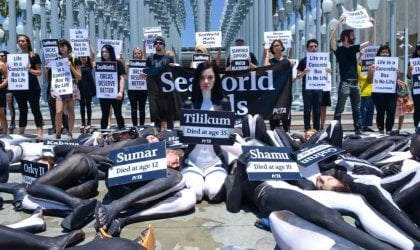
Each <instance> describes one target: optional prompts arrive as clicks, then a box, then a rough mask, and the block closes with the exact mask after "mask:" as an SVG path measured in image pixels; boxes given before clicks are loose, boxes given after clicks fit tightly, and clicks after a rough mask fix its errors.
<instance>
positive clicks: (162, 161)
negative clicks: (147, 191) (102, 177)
mask: <svg viewBox="0 0 420 250" xmlns="http://www.w3.org/2000/svg"><path fill="white" fill-rule="evenodd" d="M109 158H110V159H111V160H112V161H113V162H114V166H113V167H112V168H109V169H108V179H107V184H108V185H109V186H117V185H122V184H127V183H133V182H141V181H146V180H152V179H158V178H165V177H166V176H167V166H166V165H167V164H166V145H165V142H156V143H146V144H140V145H137V146H132V147H126V148H121V149H117V150H113V151H111V152H110V153H109Z"/></svg>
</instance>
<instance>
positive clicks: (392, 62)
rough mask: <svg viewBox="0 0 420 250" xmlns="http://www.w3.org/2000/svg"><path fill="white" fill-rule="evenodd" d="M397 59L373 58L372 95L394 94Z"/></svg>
mask: <svg viewBox="0 0 420 250" xmlns="http://www.w3.org/2000/svg"><path fill="white" fill-rule="evenodd" d="M397 70H398V57H375V73H374V74H373V89H372V92H373V93H395V91H396V86H397Z"/></svg>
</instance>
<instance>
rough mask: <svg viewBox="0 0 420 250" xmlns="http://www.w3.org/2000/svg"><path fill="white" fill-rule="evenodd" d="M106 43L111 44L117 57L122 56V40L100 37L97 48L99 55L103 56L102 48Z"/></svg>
mask: <svg viewBox="0 0 420 250" xmlns="http://www.w3.org/2000/svg"><path fill="white" fill-rule="evenodd" d="M104 45H111V46H112V47H113V48H114V51H115V57H116V58H120V55H121V51H122V40H111V39H98V42H97V46H96V50H97V55H96V56H97V57H101V49H102V47H103V46H104Z"/></svg>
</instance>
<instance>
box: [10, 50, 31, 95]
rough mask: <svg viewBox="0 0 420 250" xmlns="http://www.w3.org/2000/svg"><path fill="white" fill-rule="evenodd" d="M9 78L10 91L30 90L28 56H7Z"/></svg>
mask: <svg viewBox="0 0 420 250" xmlns="http://www.w3.org/2000/svg"><path fill="white" fill-rule="evenodd" d="M7 64H8V67H7V70H8V72H7V77H8V81H9V82H8V85H7V88H8V89H9V90H28V89H29V72H28V71H29V68H28V65H29V57H28V54H7Z"/></svg>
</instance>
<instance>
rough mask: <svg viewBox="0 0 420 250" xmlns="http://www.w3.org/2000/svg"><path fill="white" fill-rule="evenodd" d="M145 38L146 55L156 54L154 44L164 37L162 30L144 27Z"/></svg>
mask: <svg viewBox="0 0 420 250" xmlns="http://www.w3.org/2000/svg"><path fill="white" fill-rule="evenodd" d="M143 36H144V46H145V47H146V54H153V53H155V47H154V46H153V42H154V41H155V38H156V37H158V36H162V30H161V28H160V27H144V28H143Z"/></svg>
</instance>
